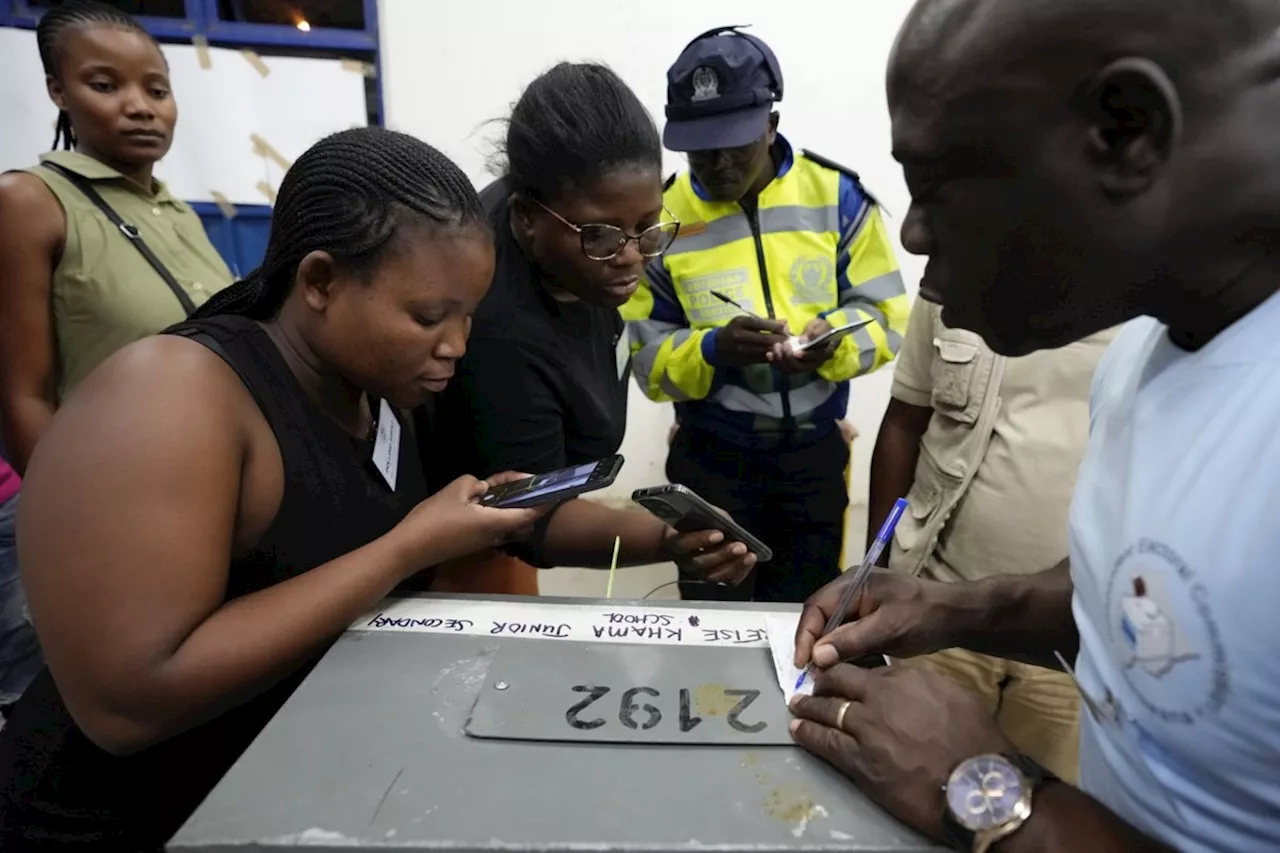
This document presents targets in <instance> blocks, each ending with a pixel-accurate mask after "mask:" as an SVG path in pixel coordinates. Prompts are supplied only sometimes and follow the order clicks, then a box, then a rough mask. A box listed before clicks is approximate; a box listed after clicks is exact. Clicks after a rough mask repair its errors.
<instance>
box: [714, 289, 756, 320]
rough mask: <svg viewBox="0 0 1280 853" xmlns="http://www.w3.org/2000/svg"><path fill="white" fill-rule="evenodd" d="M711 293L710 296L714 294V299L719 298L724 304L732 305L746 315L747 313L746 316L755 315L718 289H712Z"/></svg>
mask: <svg viewBox="0 0 1280 853" xmlns="http://www.w3.org/2000/svg"><path fill="white" fill-rule="evenodd" d="M711 295H712V296H714V297H715V298H716V299H719V300H720V301H721V302H723V303H725V304H726V305H732V306H733V307H734V308H737V309H738V310H739V311H741V312H742V313H743V314H746V315H747V316H749V317H754V316H756V315H755V314H752V313H751V312H750V311H748V310H747V309H746V308H743V307H742V306H741V305H739V304H738V303H737V302H734V301H733V300H732V299H730V298H729V297H727V296H725V295H724V294H723V293H721V292H720V291H718V290H713V291H711Z"/></svg>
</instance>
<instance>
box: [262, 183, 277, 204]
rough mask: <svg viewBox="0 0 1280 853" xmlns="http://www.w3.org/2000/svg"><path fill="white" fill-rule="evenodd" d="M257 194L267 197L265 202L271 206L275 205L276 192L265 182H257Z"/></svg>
mask: <svg viewBox="0 0 1280 853" xmlns="http://www.w3.org/2000/svg"><path fill="white" fill-rule="evenodd" d="M258 192H260V193H262V194H263V195H265V196H266V197H267V201H269V202H271V203H272V204H275V203H276V191H275V189H273V188H272V186H271V184H269V183H267V182H266V181H258Z"/></svg>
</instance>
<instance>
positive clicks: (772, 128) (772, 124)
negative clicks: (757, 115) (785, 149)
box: [768, 112, 779, 145]
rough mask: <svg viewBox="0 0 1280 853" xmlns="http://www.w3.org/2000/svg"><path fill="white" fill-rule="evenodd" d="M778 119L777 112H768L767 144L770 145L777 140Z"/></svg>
mask: <svg viewBox="0 0 1280 853" xmlns="http://www.w3.org/2000/svg"><path fill="white" fill-rule="evenodd" d="M778 119H779V116H778V114H777V113H776V112H774V113H769V133H768V137H769V144H770V145H772V144H773V143H774V142H777V140H778Z"/></svg>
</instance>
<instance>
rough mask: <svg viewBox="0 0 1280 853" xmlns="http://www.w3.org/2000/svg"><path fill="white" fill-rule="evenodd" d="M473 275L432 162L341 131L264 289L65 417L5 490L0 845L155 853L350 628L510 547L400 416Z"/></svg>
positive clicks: (179, 329) (395, 143) (445, 371)
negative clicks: (28, 653) (17, 639)
mask: <svg viewBox="0 0 1280 853" xmlns="http://www.w3.org/2000/svg"><path fill="white" fill-rule="evenodd" d="M492 275H493V241H492V237H491V234H490V230H489V227H488V224H487V222H486V221H485V217H484V212H483V210H482V209H481V207H480V202H479V198H478V197H477V195H476V192H475V190H474V189H473V187H472V186H471V184H470V182H469V181H468V180H467V179H466V177H465V176H464V175H463V174H462V173H461V172H460V171H459V170H458V168H457V167H456V166H454V164H453V163H451V162H450V161H449V160H448V159H447V158H445V157H444V156H443V155H441V154H440V153H439V152H438V151H436V150H435V149H433V148H431V147H430V146H428V145H426V144H425V143H423V142H420V141H418V140H416V139H413V138H412V137H409V136H405V135H403V134H398V133H394V132H391V131H387V130H381V129H377V128H365V129H360V130H352V131H346V132H343V133H339V134H336V135H334V136H331V137H329V138H327V139H324V140H322V141H321V142H319V143H317V144H316V145H315V146H314V147H312V148H311V149H310V150H309V151H307V152H306V153H304V154H303V155H302V156H301V157H300V158H299V159H298V161H297V162H296V164H295V165H294V166H293V168H292V169H290V170H289V172H288V174H287V175H286V176H285V178H284V181H283V182H282V184H281V187H280V193H279V197H278V199H277V203H276V208H275V216H274V218H273V221H272V230H271V238H270V241H269V245H268V247H267V253H266V257H265V259H264V261H263V265H262V267H261V269H259V270H257V271H255V272H254V273H253V274H252V275H250V276H249V277H248V278H247V279H246V280H244V281H241V282H239V283H237V284H235V285H233V286H232V287H230V288H228V289H227V290H224V291H223V292H222V293H220V294H218V295H217V296H215V297H214V298H213V299H212V300H210V301H209V302H207V303H205V305H204V306H203V307H202V308H201V309H200V310H199V311H198V312H197V313H196V315H195V316H194V317H193V318H192V319H191V320H189V321H186V322H184V323H181V324H180V325H177V326H174V327H172V328H170V329H168V330H167V332H166V333H164V334H160V335H157V336H154V337H150V338H147V339H145V340H142V341H139V342H137V343H134V344H131V345H129V346H127V347H125V348H124V349H122V350H121V351H120V352H118V353H117V354H115V355H114V356H112V357H111V358H109V359H108V360H107V361H106V362H104V363H103V364H102V365H101V366H100V367H99V368H98V369H97V370H96V371H94V373H93V374H92V375H91V376H90V377H89V378H87V379H86V380H85V381H84V382H83V383H82V385H81V386H80V388H79V389H78V391H77V393H76V394H75V395H73V396H72V397H71V398H70V399H68V400H67V402H66V403H65V405H64V406H63V407H62V408H61V409H60V410H59V411H58V414H57V416H56V417H55V418H54V419H53V420H52V422H51V423H50V425H49V427H48V429H47V430H46V431H45V435H44V436H43V438H42V439H41V442H40V445H39V447H38V448H37V450H36V452H35V454H34V456H33V458H32V461H31V465H30V466H29V468H28V469H27V476H26V478H25V480H24V485H23V490H24V491H23V511H22V517H21V519H20V522H19V533H20V539H21V542H22V549H23V550H22V559H23V580H24V582H25V584H26V587H27V592H28V596H29V599H30V605H31V610H32V613H33V615H34V621H35V624H36V625H37V626H38V630H39V635H40V640H41V643H42V645H43V646H44V649H45V654H46V657H47V659H48V664H49V665H48V668H47V669H45V670H44V671H43V672H41V673H40V674H39V675H38V676H36V678H35V681H34V682H32V684H31V686H30V688H28V690H27V691H26V693H25V694H24V695H23V697H22V699H21V700H19V702H18V704H17V705H16V706H15V707H14V709H13V712H12V715H11V716H10V719H9V721H8V723H7V725H6V726H5V728H4V730H3V732H2V733H0V849H4V850H6V851H10V850H12V851H27V850H44V849H50V850H52V849H59V850H61V849H63V847H64V846H67V845H73V846H77V849H101V850H109V851H137V850H155V849H159V848H160V847H161V846H162V845H163V844H164V842H165V841H166V840H167V839H168V838H169V837H170V836H171V835H172V834H173V833H174V832H175V831H176V830H177V829H178V827H179V826H180V825H181V823H182V822H183V821H184V820H185V819H186V818H187V817H188V816H189V815H190V813H191V812H192V811H193V810H194V809H195V807H196V806H197V805H198V804H199V803H200V801H201V800H202V799H203V798H204V796H205V795H206V794H207V793H208V792H209V790H210V789H211V788H212V787H213V785H214V784H215V783H216V782H217V781H218V779H219V778H220V777H221V776H222V774H223V773H224V772H225V771H226V770H227V769H228V768H229V767H230V766H231V764H232V763H233V762H234V761H235V760H236V758H237V757H238V756H239V755H240V753H241V752H242V751H243V750H244V748H245V747H246V746H247V745H248V744H249V742H250V741H251V740H252V739H253V738H254V736H256V735H257V733H258V732H259V731H260V730H261V728H262V727H263V726H264V725H265V724H266V722H267V721H268V720H269V719H270V718H271V716H272V715H273V714H274V713H275V711H276V710H277V709H278V708H279V707H280V705H281V703H283V701H284V700H285V699H286V698H287V697H288V696H289V694H290V693H291V692H292V690H293V689H294V687H295V686H296V685H297V684H298V683H299V682H300V681H301V679H302V677H303V676H304V675H305V674H306V672H307V671H308V670H309V668H310V666H311V665H312V664H313V663H314V661H316V660H317V659H318V657H319V656H320V655H321V654H323V652H324V651H325V650H326V648H327V647H328V645H329V644H330V643H331V642H332V641H333V640H334V639H335V638H336V637H337V636H338V635H339V634H340V633H341V632H342V631H343V630H344V629H345V628H346V627H347V626H348V625H350V624H351V622H352V621H354V620H355V619H356V618H358V617H359V615H360V614H361V613H363V612H365V611H366V610H367V609H369V608H371V607H372V606H373V605H374V604H375V603H376V602H377V601H379V600H380V599H381V598H383V597H384V596H386V595H387V594H388V593H389V592H391V591H392V590H393V589H394V588H395V587H396V586H397V585H398V584H399V583H401V582H402V581H404V580H405V579H406V578H408V577H410V576H412V575H414V574H416V573H418V572H420V571H422V570H423V569H426V568H427V567H430V566H433V565H435V564H437V563H440V562H443V561H446V560H449V559H451V558H455V557H458V556H461V555H464V554H468V553H470V552H474V551H478V550H481V549H484V548H488V547H492V546H495V545H500V544H503V543H506V542H508V541H510V540H511V539H513V538H517V537H521V536H525V535H527V533H528V531H529V529H530V528H531V527H532V525H533V523H534V521H535V520H536V519H537V517H538V515H539V513H538V511H536V510H523V509H522V510H510V509H492V508H487V507H484V506H482V505H481V504H480V503H479V502H478V500H477V498H478V497H479V496H480V495H481V494H483V492H484V491H485V490H486V489H487V488H488V485H487V484H486V483H483V482H480V481H478V480H476V479H475V478H472V477H462V478H460V479H458V480H456V481H455V482H453V483H452V484H450V485H448V486H446V487H445V488H444V489H443V490H441V491H440V492H439V493H437V494H436V495H434V496H431V497H428V492H427V487H426V484H425V479H424V477H423V473H422V467H421V463H420V460H419V455H418V447H417V443H416V442H415V441H414V440H413V438H412V436H411V433H410V432H409V429H410V421H409V419H408V418H407V417H406V416H405V415H404V411H405V410H407V409H410V408H413V407H415V406H418V405H420V404H421V403H422V402H423V401H424V400H425V399H426V398H427V397H428V395H430V394H431V393H432V392H436V391H439V390H441V389H443V387H444V386H445V384H446V383H447V381H448V380H449V378H450V376H451V375H452V373H453V370H454V364H455V363H456V361H457V360H458V358H460V357H461V356H462V354H463V352H464V351H465V348H466V339H467V334H468V331H469V328H470V316H471V313H472V312H473V311H474V310H475V308H476V305H477V304H478V303H479V302H480V299H481V298H482V297H483V296H484V294H485V292H486V291H487V290H488V287H489V281H490V278H491V277H492ZM509 476H510V475H508V476H507V477H503V476H499V477H495V478H491V479H490V481H489V482H490V483H495V482H504V481H506V480H507V479H509Z"/></svg>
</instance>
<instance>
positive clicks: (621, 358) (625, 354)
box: [613, 329, 631, 381]
mask: <svg viewBox="0 0 1280 853" xmlns="http://www.w3.org/2000/svg"><path fill="white" fill-rule="evenodd" d="M613 357H614V360H615V361H616V362H617V365H616V366H617V368H618V379H619V381H621V380H622V379H623V378H624V377H625V376H626V375H627V365H628V364H629V363H630V362H631V338H629V337H628V336H627V330H626V329H623V330H622V334H621V335H619V336H618V345H617V346H616V347H614V349H613Z"/></svg>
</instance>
